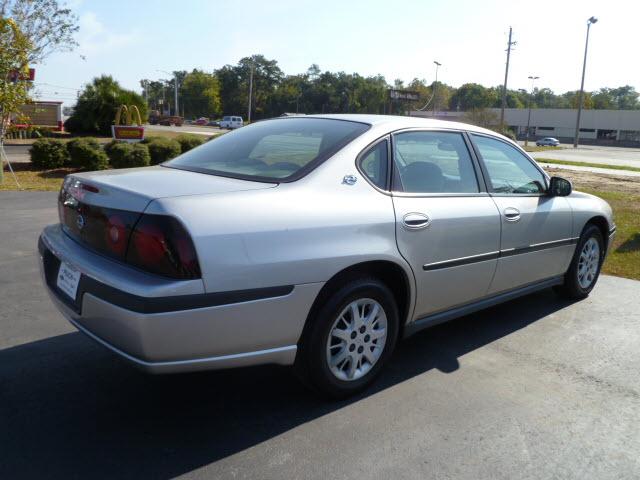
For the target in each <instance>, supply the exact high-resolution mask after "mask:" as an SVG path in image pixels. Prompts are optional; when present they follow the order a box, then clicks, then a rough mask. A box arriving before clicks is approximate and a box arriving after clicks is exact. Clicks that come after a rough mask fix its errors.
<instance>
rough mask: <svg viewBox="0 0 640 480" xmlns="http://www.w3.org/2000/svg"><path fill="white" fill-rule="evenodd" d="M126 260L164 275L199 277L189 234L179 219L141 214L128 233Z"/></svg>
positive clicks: (185, 277)
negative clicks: (131, 230) (133, 227)
mask: <svg viewBox="0 0 640 480" xmlns="http://www.w3.org/2000/svg"><path fill="white" fill-rule="evenodd" d="M116 228H117V226H116ZM107 234H109V232H107ZM126 261H127V263H130V264H131V265H134V266H136V267H138V268H141V269H143V270H146V271H148V272H151V273H155V274H158V275H163V276H166V277H171V278H179V279H191V278H200V276H201V275H200V265H199V264H198V258H197V256H196V250H195V248H194V246H193V242H192V241H191V237H190V236H189V234H188V233H187V232H186V230H185V229H184V227H183V226H182V225H181V224H180V222H178V221H177V220H176V219H175V218H173V217H168V216H164V215H142V217H141V218H140V220H139V221H138V223H137V224H136V226H135V229H134V230H133V233H132V234H131V239H130V240H129V248H128V250H127V259H126Z"/></svg>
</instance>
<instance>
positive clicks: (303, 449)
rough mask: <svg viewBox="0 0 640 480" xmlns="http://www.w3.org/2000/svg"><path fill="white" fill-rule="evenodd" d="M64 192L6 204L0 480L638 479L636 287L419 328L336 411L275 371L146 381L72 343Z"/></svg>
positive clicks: (516, 304)
mask: <svg viewBox="0 0 640 480" xmlns="http://www.w3.org/2000/svg"><path fill="white" fill-rule="evenodd" d="M55 196H56V195H55V193H40V192H3V193H0V219H1V220H2V221H1V222H0V238H1V239H2V241H1V242H0V294H1V295H2V297H1V298H2V300H0V478H7V479H9V478H11V479H17V478H64V479H66V478H92V479H97V478H161V479H164V478H167V479H168V478H175V477H182V478H260V479H285V478H286V479H289V478H300V479H315V478H317V479H327V478H380V479H385V478H394V479H395V478H398V479H404V478H407V479H414V478H415V479H424V478H437V479H444V478H456V479H474V480H475V479H501V478H504V479H512V478H518V479H523V478H524V479H528V478H531V479H534V478H535V479H539V478H547V479H551V478H562V479H581V480H582V479H585V478H590V479H591V478H593V479H614V478H616V479H621V478H628V479H632V478H638V477H640V434H639V433H638V425H640V389H639V385H640V354H639V353H638V352H640V314H638V298H639V297H640V282H635V281H631V280H624V279H619V278H615V277H608V276H604V277H602V278H601V279H600V282H599V283H598V285H597V286H596V288H595V290H594V291H593V293H592V295H591V297H589V298H588V299H587V300H584V301H581V302H577V303H570V302H565V301H561V300H559V299H558V298H556V297H555V296H554V294H553V293H552V292H551V291H546V292H541V293H538V294H536V295H532V296H529V297H526V298H522V299H519V300H516V301H512V302H510V303H508V304H506V305H502V306H499V307H495V308H491V309H489V310H486V311H485V312H482V313H479V314H475V315H473V316H469V317H464V318H461V319H459V320H456V321H453V322H450V323H448V324H445V325H441V326H439V327H435V328H433V329H431V330H427V331H424V332H422V333H420V334H418V335H416V336H414V337H412V338H411V339H409V340H408V341H406V342H404V343H403V344H402V345H401V346H400V348H399V350H398V351H397V353H396V355H395V356H394V358H393V359H392V361H391V364H390V365H389V367H390V368H388V369H387V370H386V371H385V372H384V374H383V375H382V377H381V378H380V380H379V381H378V382H377V383H376V385H375V388H373V389H371V390H369V391H367V392H366V393H364V394H362V395H361V396H359V397H357V398H354V399H351V400H349V401H343V402H336V403H328V402H325V401H323V400H321V399H318V398H316V397H315V396H314V395H313V394H311V393H309V392H307V391H306V390H305V389H304V388H302V387H301V386H300V385H299V384H298V383H297V382H296V381H295V380H294V378H293V377H292V375H291V373H290V371H289V370H288V369H286V368H281V367H261V368H250V369H242V370H233V371H220V372H208V373H207V372H205V373H198V374H188V375H175V376H148V375H145V374H143V373H141V372H139V371H137V370H135V369H134V368H132V367H131V366H130V365H128V364H127V363H125V362H124V361H121V360H120V359H118V358H116V357H114V356H113V355H112V354H111V353H109V352H107V351H106V350H104V349H103V348H102V347H100V346H98V345H96V344H94V343H93V342H92V341H91V340H89V339H88V338H86V337H85V336H83V335H81V334H80V333H77V332H75V331H74V330H73V328H71V327H70V326H69V325H68V324H67V322H66V321H65V320H63V319H62V317H61V316H60V315H59V314H58V313H57V312H56V311H55V310H54V309H53V307H52V305H51V304H50V302H49V300H48V298H47V296H46V294H45V292H44V290H43V288H42V287H41V285H40V281H39V278H38V273H37V261H36V253H35V251H36V240H37V235H38V232H39V230H40V229H41V228H42V226H44V225H45V224H47V223H51V222H54V221H55V218H56V208H55Z"/></svg>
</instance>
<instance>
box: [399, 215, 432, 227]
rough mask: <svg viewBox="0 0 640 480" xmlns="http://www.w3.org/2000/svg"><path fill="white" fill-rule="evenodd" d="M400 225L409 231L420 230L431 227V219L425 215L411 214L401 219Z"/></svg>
mask: <svg viewBox="0 0 640 480" xmlns="http://www.w3.org/2000/svg"><path fill="white" fill-rule="evenodd" d="M402 225H404V227H405V228H408V229H409V230H420V229H421V228H427V227H428V226H429V225H431V219H430V218H429V215H427V214H425V213H419V212H411V213H407V214H406V215H405V216H404V217H402Z"/></svg>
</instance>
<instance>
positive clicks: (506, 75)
mask: <svg viewBox="0 0 640 480" xmlns="http://www.w3.org/2000/svg"><path fill="white" fill-rule="evenodd" d="M512 32H513V29H512V28H511V27H509V42H508V43H507V67H506V68H505V70H504V85H503V86H502V107H501V108H500V127H501V128H502V126H503V125H504V109H505V108H506V107H507V80H508V79H509V60H510V58H511V47H512V46H513V45H515V44H516V42H512V41H511V34H512Z"/></svg>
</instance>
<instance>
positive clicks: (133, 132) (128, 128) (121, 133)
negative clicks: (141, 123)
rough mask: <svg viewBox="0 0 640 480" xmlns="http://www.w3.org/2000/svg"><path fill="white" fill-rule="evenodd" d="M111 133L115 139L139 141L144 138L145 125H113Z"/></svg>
mask: <svg viewBox="0 0 640 480" xmlns="http://www.w3.org/2000/svg"><path fill="white" fill-rule="evenodd" d="M111 134H112V136H113V138H114V140H124V141H125V142H139V141H141V140H144V127H136V126H133V125H111Z"/></svg>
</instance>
